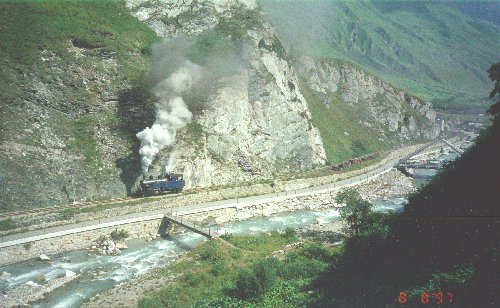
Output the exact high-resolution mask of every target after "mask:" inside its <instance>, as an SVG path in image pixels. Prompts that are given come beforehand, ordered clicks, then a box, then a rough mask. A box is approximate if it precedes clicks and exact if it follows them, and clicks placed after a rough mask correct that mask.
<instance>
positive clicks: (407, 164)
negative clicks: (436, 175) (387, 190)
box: [396, 139, 463, 176]
mask: <svg viewBox="0 0 500 308" xmlns="http://www.w3.org/2000/svg"><path fill="white" fill-rule="evenodd" d="M440 142H441V143H444V144H446V145H447V146H449V147H450V148H451V149H452V150H453V151H455V152H456V153H458V154H460V155H462V154H463V151H462V150H460V149H459V148H457V147H456V146H454V145H453V144H451V143H450V142H449V141H447V140H446V139H436V140H434V141H433V142H430V143H428V144H426V145H424V146H423V147H421V148H419V149H418V150H416V151H415V152H413V153H411V154H409V155H407V156H405V157H404V158H402V159H401V160H400V161H399V163H398V164H397V166H396V168H397V169H398V170H400V171H401V172H403V173H405V174H407V175H409V176H411V175H412V173H411V172H410V169H434V170H437V169H440V168H441V167H442V165H443V163H444V161H443V160H417V161H415V160H413V159H412V158H414V157H415V156H417V155H419V154H421V153H422V152H424V151H425V150H426V149H428V148H429V147H431V146H433V145H436V144H438V143H440Z"/></svg>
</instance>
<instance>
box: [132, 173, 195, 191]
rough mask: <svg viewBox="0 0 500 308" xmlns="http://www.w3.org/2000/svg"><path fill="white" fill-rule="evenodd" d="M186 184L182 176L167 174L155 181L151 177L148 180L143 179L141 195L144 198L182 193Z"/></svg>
mask: <svg viewBox="0 0 500 308" xmlns="http://www.w3.org/2000/svg"><path fill="white" fill-rule="evenodd" d="M184 185H185V182H184V179H183V178H182V174H165V175H160V176H158V178H156V179H154V178H153V176H149V177H148V179H143V180H141V182H140V191H139V193H140V194H141V195H142V196H153V195H160V194H166V193H169V192H176V193H177V192H181V191H182V189H183V188H184Z"/></svg>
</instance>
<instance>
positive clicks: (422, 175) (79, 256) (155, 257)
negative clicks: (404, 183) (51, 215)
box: [0, 156, 454, 307]
mask: <svg viewBox="0 0 500 308" xmlns="http://www.w3.org/2000/svg"><path fill="white" fill-rule="evenodd" d="M453 157H454V156H449V157H446V158H447V159H450V158H453ZM435 173H436V171H433V170H417V172H416V173H415V178H414V184H415V185H417V186H420V185H422V183H424V182H427V181H428V180H429V179H430V178H431V177H432V176H433V175H434V174H435ZM405 201H406V200H405V198H392V199H389V200H385V201H384V200H374V201H373V204H374V210H376V211H388V210H393V211H396V212H398V211H401V210H402V209H403V204H404V203H405ZM338 219H339V213H338V211H337V210H335V209H329V210H325V211H310V210H300V211H295V212H286V213H281V214H277V215H274V216H272V217H261V218H254V219H250V220H246V221H240V222H233V223H227V224H223V225H221V226H220V229H219V232H220V233H226V232H227V233H232V234H236V235H237V234H258V233H262V232H269V231H272V230H284V229H285V228H294V229H296V228H299V227H304V226H308V225H311V224H314V223H321V224H326V223H331V222H334V221H336V220H338ZM205 240H206V239H205V238H204V237H202V236H201V235H198V234H195V233H192V232H185V233H182V234H175V235H172V236H171V237H170V238H166V239H159V240H155V241H151V242H147V241H145V240H143V239H136V240H130V241H127V245H128V247H129V248H128V249H126V250H122V253H121V255H119V256H97V255H93V254H89V253H88V252H87V251H86V250H78V251H72V252H66V253H62V254H58V255H51V256H50V257H51V259H52V262H50V263H43V262H41V261H38V260H36V259H32V260H27V261H23V262H19V263H15V264H11V265H6V266H3V267H0V273H1V272H7V273H9V274H10V275H11V277H10V278H0V290H6V289H11V288H14V287H16V286H19V285H21V284H24V283H26V282H28V281H34V282H38V283H43V282H44V281H48V280H51V279H54V278H57V277H60V276H63V275H64V274H65V272H66V270H71V271H73V272H76V273H80V274H81V276H80V277H79V278H77V279H75V280H73V281H71V282H69V283H67V284H66V285H64V286H62V287H61V288H58V289H56V290H55V291H53V292H51V293H50V294H47V295H46V298H45V299H43V300H41V301H38V302H36V303H35V304H34V307H75V306H78V305H80V304H82V303H83V302H84V301H86V300H87V299H88V298H90V297H92V296H94V295H95V294H97V293H101V292H104V291H106V290H108V289H110V288H112V287H113V286H115V285H117V284H119V283H121V282H124V281H126V280H129V279H131V278H134V277H135V276H138V275H142V274H144V273H146V272H148V271H149V270H151V269H153V268H157V267H160V266H165V265H166V264H167V263H168V262H170V261H172V260H174V259H176V258H178V257H179V256H180V255H182V254H184V253H186V252H187V251H189V250H190V249H192V248H194V247H196V246H197V245H199V244H201V243H202V242H204V241H205Z"/></svg>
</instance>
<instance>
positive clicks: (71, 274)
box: [64, 270, 76, 278]
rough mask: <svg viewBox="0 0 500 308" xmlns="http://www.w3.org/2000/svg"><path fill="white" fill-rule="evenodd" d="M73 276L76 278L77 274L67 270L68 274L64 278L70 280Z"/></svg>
mask: <svg viewBox="0 0 500 308" xmlns="http://www.w3.org/2000/svg"><path fill="white" fill-rule="evenodd" d="M73 276H76V273H75V272H73V271H70V270H66V274H65V275H64V277H66V278H69V277H73Z"/></svg>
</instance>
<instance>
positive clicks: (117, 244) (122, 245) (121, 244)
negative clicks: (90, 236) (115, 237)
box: [116, 241, 128, 249]
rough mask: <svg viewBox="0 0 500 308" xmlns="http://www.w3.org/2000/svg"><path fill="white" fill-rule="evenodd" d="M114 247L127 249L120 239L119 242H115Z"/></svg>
mask: <svg viewBox="0 0 500 308" xmlns="http://www.w3.org/2000/svg"><path fill="white" fill-rule="evenodd" d="M116 248H118V249H127V248H128V246H127V244H125V242H124V241H121V242H118V243H116Z"/></svg>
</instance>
